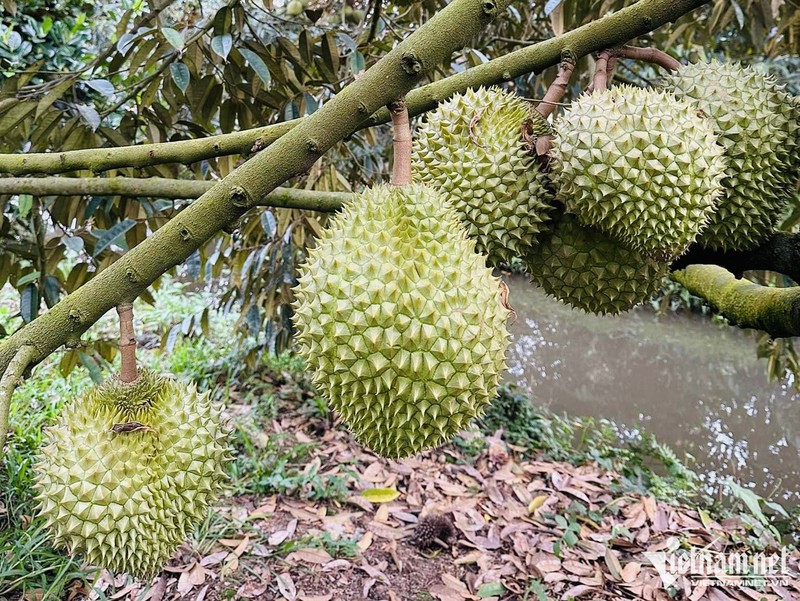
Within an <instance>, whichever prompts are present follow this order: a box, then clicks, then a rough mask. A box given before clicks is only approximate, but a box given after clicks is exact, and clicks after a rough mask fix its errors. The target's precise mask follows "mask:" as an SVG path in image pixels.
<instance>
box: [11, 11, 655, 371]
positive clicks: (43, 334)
mask: <svg viewBox="0 0 800 601" xmlns="http://www.w3.org/2000/svg"><path fill="white" fill-rule="evenodd" d="M661 1H662V2H663V1H665V0H661ZM509 2H510V0H454V1H453V2H451V3H450V4H449V5H448V6H447V7H446V8H444V9H443V10H441V11H440V12H438V13H437V14H436V15H434V16H433V17H432V18H431V19H430V20H428V22H427V23H425V24H424V25H422V27H420V28H419V29H418V30H416V31H415V32H414V33H413V34H412V35H411V36H409V37H408V38H406V39H405V40H403V41H402V42H401V43H400V44H398V45H397V46H395V47H394V49H392V50H391V51H390V52H389V53H388V54H387V55H386V56H384V57H383V58H382V59H381V60H380V61H379V62H378V63H377V64H375V65H374V66H373V67H372V68H370V69H367V71H365V72H364V73H363V74H362V75H361V76H360V77H359V78H358V79H357V80H356V81H354V82H353V83H352V84H350V85H348V86H347V87H346V88H344V89H343V90H342V91H341V92H340V93H339V94H337V95H336V96H335V97H334V98H333V99H331V100H330V101H329V102H327V103H325V104H324V105H323V106H322V108H320V110H318V111H316V112H315V113H314V114H313V115H311V116H309V117H307V118H305V119H303V121H302V123H301V124H299V125H297V126H296V127H294V128H293V129H292V130H291V132H290V133H288V134H287V135H285V136H284V137H282V138H281V139H280V140H279V141H278V142H276V143H275V144H273V145H272V146H270V147H269V148H267V149H265V150H263V151H261V152H260V153H259V154H257V155H256V156H254V157H253V158H252V159H250V160H249V161H247V162H246V163H244V164H243V165H241V166H240V167H239V168H237V169H236V170H234V171H233V172H232V173H231V174H230V175H229V176H228V177H226V178H225V179H224V180H222V181H220V182H219V183H217V184H216V185H215V186H214V187H213V188H211V190H209V191H208V192H206V193H205V194H204V195H203V196H201V197H200V198H199V199H198V200H197V201H195V202H193V203H192V204H191V205H190V206H189V207H187V208H186V209H184V210H183V211H182V212H181V213H180V214H178V215H177V216H176V217H175V218H173V219H171V220H170V221H169V222H168V223H167V224H166V225H164V226H163V227H162V228H161V229H159V230H158V231H157V232H156V233H155V234H154V235H152V236H150V237H149V238H147V239H146V240H145V241H144V242H142V243H141V244H139V245H138V246H136V247H134V248H133V249H131V250H130V251H128V252H127V253H126V254H125V255H123V256H122V257H121V258H120V259H119V260H118V261H117V262H116V263H114V264H113V265H111V266H110V267H108V268H106V269H105V270H104V271H102V272H101V273H99V274H98V275H97V276H96V277H95V278H93V279H91V280H90V281H89V282H87V283H86V284H84V285H83V286H81V287H80V288H78V289H77V290H76V291H74V292H72V293H71V294H69V295H68V296H66V297H65V298H64V299H62V300H61V302H59V303H58V304H56V305H55V306H54V307H53V308H52V309H50V310H49V311H48V312H46V313H44V314H42V315H40V316H39V317H37V318H36V319H34V320H33V321H31V322H30V323H28V324H27V325H26V326H24V327H23V328H22V329H21V330H19V331H17V332H15V333H14V334H13V335H12V336H10V337H9V338H7V339H6V340H5V341H4V342H3V343H2V344H0V369H1V370H2V371H5V369H6V367H7V366H8V364H9V363H10V362H11V360H12V358H13V357H14V356H15V355H16V353H17V349H19V348H20V347H22V346H25V345H30V346H32V347H33V348H34V349H35V352H34V353H33V356H32V362H33V363H37V362H39V361H41V360H42V359H44V358H45V357H47V356H48V355H49V354H50V353H52V352H53V351H55V350H56V349H57V348H59V347H60V346H61V345H62V344H65V343H66V344H78V342H79V339H80V336H81V335H82V334H83V333H84V332H85V331H86V330H87V329H88V328H89V327H90V326H91V325H92V324H93V323H95V322H96V321H97V320H98V319H100V317H102V316H103V315H104V314H105V313H106V312H107V311H108V310H109V309H111V308H112V307H115V306H117V305H121V304H124V303H128V302H131V301H132V300H133V299H134V298H136V296H138V295H139V294H140V293H141V292H142V291H143V290H145V289H146V288H147V287H148V286H150V284H152V283H153V282H154V281H155V280H156V279H157V278H159V277H160V276H161V275H162V274H163V273H164V272H166V271H167V270H169V269H170V268H172V267H174V266H176V265H178V264H179V263H181V262H183V261H185V260H186V258H187V257H189V256H190V255H191V254H192V253H193V252H194V251H195V250H197V249H198V248H199V247H200V246H201V245H202V244H204V243H205V242H206V241H207V240H209V239H210V238H211V237H212V236H214V234H216V233H217V232H218V231H219V230H221V229H222V228H223V227H225V226H226V225H227V224H229V223H231V222H232V221H234V220H235V219H238V218H239V217H240V216H241V215H242V214H244V213H245V212H246V211H248V210H249V209H251V208H252V207H254V206H256V205H257V204H258V203H260V202H261V201H262V199H264V198H265V197H266V196H267V195H268V194H269V193H270V192H272V191H273V190H274V189H275V188H276V187H277V186H278V185H279V184H281V183H283V182H285V181H286V180H287V179H289V178H291V177H293V176H295V175H298V174H300V173H302V172H304V171H305V170H307V169H309V168H310V167H311V165H312V164H313V163H314V162H315V161H316V160H317V159H319V157H320V156H322V154H323V153H324V152H326V151H327V150H329V149H330V148H331V147H332V146H334V145H335V144H336V143H338V142H339V141H341V140H343V139H344V138H345V137H347V136H349V135H351V134H352V133H353V132H354V131H355V130H356V129H357V128H358V126H359V124H360V123H362V122H363V120H364V118H365V116H368V115H370V114H372V113H374V112H375V111H377V110H378V109H379V108H381V107H382V106H384V105H386V104H387V103H389V102H391V101H393V100H395V99H396V98H399V97H400V96H402V95H404V94H406V93H407V92H408V90H409V89H410V88H411V87H412V86H413V85H414V84H415V83H416V82H417V81H418V80H419V78H420V77H422V75H423V74H424V73H425V72H426V71H428V70H429V69H432V68H433V67H435V66H436V65H439V64H441V63H442V62H445V61H448V60H450V57H451V55H452V53H453V52H454V51H455V50H456V49H458V48H461V47H462V46H464V45H465V44H466V43H468V42H469V41H471V40H472V38H473V36H475V35H476V34H477V33H478V31H480V30H481V29H482V28H483V27H484V26H485V25H486V24H488V22H489V21H490V20H491V19H492V18H493V17H495V16H496V15H498V14H502V13H504V12H505V10H506V8H507V6H508V4H509Z"/></svg>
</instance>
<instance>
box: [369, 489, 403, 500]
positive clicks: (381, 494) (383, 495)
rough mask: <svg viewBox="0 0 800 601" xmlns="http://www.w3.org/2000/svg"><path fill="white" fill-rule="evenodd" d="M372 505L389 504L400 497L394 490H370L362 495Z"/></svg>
mask: <svg viewBox="0 0 800 601" xmlns="http://www.w3.org/2000/svg"><path fill="white" fill-rule="evenodd" d="M361 496H362V497H364V498H365V499H366V500H367V501H369V502H370V503H389V502H390V501H394V500H395V499H396V498H397V497H399V496H400V493H399V492H397V491H396V490H395V489H394V488H368V489H367V490H365V491H364V492H362V493H361Z"/></svg>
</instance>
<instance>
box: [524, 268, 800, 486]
mask: <svg viewBox="0 0 800 601" xmlns="http://www.w3.org/2000/svg"><path fill="white" fill-rule="evenodd" d="M509 284H510V287H511V302H512V304H513V306H514V309H515V310H516V312H517V314H518V315H519V319H517V321H516V322H515V323H514V324H513V325H512V326H511V331H512V334H513V342H512V345H511V351H510V353H509V362H508V363H509V379H510V380H515V381H517V382H518V383H519V384H520V386H521V387H522V388H523V389H525V390H526V391H527V392H528V393H529V394H531V396H532V397H533V398H534V399H535V400H536V402H538V403H541V404H543V405H546V406H548V407H550V408H551V409H553V410H555V411H559V412H560V411H565V412H567V413H571V414H573V415H591V416H595V417H606V418H610V419H613V420H614V421H616V422H618V423H621V424H623V425H624V427H623V429H622V432H621V435H623V436H625V437H629V438H630V437H633V438H635V437H636V436H638V429H639V428H640V427H641V428H644V429H645V430H647V431H649V432H653V433H654V434H656V436H657V437H658V438H659V440H661V441H663V442H666V443H668V444H669V445H670V446H672V448H673V449H675V451H676V452H678V454H679V455H681V454H682V453H689V454H690V455H692V456H693V457H694V458H695V464H694V467H695V468H696V469H697V471H698V472H700V473H701V474H703V477H704V479H705V480H706V481H707V482H708V483H709V484H710V485H713V484H714V483H716V482H718V481H719V480H720V479H725V478H727V477H728V476H729V475H734V476H736V477H737V478H739V479H740V480H741V481H743V482H745V483H754V484H755V485H756V490H757V491H759V492H760V493H762V494H774V495H775V496H776V498H783V499H787V500H795V501H796V500H800V461H798V458H799V452H798V449H800V393H798V392H797V391H796V390H795V389H794V383H793V381H792V380H791V379H788V380H787V381H786V382H784V383H776V382H769V381H768V379H767V377H766V370H765V366H764V364H763V363H761V362H760V361H759V360H758V359H757V358H756V356H755V346H754V343H753V339H752V337H751V336H750V335H749V334H747V333H746V332H743V331H741V330H738V329H734V328H726V327H720V326H717V325H715V324H713V323H711V322H709V321H708V320H706V319H692V318H687V317H683V316H673V315H667V316H655V315H653V314H652V313H651V312H649V311H647V310H641V311H634V312H631V313H628V314H625V315H622V316H618V317H597V316H594V315H585V314H583V313H581V312H579V311H573V310H572V309H570V308H568V307H565V306H564V305H562V304H561V303H558V302H556V301H554V300H552V299H549V298H547V297H546V296H545V295H544V293H542V292H541V291H540V290H539V289H537V288H535V287H534V286H532V285H530V284H528V283H527V282H526V281H525V280H524V279H522V278H511V279H510V282H509Z"/></svg>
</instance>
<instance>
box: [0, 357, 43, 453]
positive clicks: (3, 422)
mask: <svg viewBox="0 0 800 601" xmlns="http://www.w3.org/2000/svg"><path fill="white" fill-rule="evenodd" d="M34 354H35V349H34V348H33V347H31V346H22V347H20V348H19V349H17V351H16V353H15V354H14V356H13V357H12V359H11V361H10V362H9V364H8V367H7V368H6V371H5V373H4V374H3V377H2V378H1V379H0V453H2V451H3V447H4V446H5V444H6V435H7V434H8V415H9V411H10V410H11V396H12V395H13V394H14V389H15V388H16V387H17V384H18V383H19V381H20V380H21V379H22V374H23V373H24V372H25V369H26V368H27V367H28V365H30V363H31V361H32V360H33V357H34Z"/></svg>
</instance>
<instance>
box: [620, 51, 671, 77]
mask: <svg viewBox="0 0 800 601" xmlns="http://www.w3.org/2000/svg"><path fill="white" fill-rule="evenodd" d="M615 54H616V56H617V57H619V58H630V59H633V60H639V61H643V62H645V63H651V64H653V65H658V66H659V67H661V68H662V69H666V70H667V71H677V70H678V69H680V68H681V63H680V61H679V60H678V59H676V58H672V57H671V56H670V55H669V54H667V53H666V52H663V51H661V50H659V49H658V48H638V47H636V46H623V47H622V48H620V49H618V50H617V51H616V52H615Z"/></svg>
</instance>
